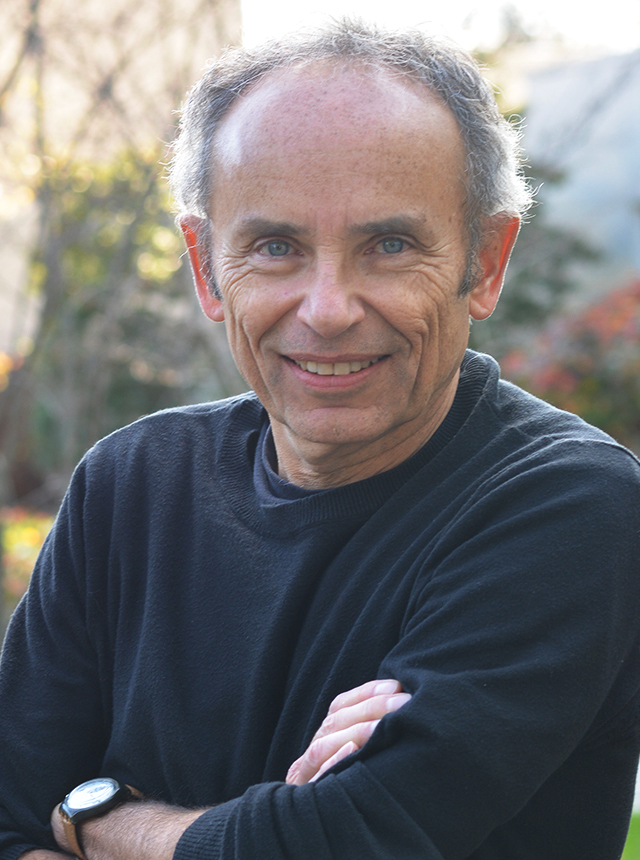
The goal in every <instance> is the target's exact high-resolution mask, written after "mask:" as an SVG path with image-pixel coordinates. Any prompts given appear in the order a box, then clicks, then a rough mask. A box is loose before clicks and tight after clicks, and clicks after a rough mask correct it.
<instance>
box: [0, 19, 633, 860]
mask: <svg viewBox="0 0 640 860" xmlns="http://www.w3.org/2000/svg"><path fill="white" fill-rule="evenodd" d="M515 146H516V142H515V139H514V132H513V130H512V129H510V127H509V126H508V125H507V124H506V123H505V122H504V121H503V120H502V118H501V117H500V115H499V113H498V111H497V108H496V106H495V103H494V101H493V97H492V94H491V92H490V89H489V87H488V86H487V85H486V84H485V83H484V82H483V81H482V79H481V77H480V75H479V73H478V71H477V69H476V67H475V66H474V64H473V63H472V61H471V60H470V59H469V58H468V57H466V56H465V55H463V54H460V53H458V52H457V51H455V50H453V49H452V48H450V47H448V46H442V45H440V44H438V43H434V42H431V41H430V40H428V39H424V38H422V37H420V36H417V35H415V34H409V35H407V36H389V35H387V36H384V35H380V34H378V33H375V32H372V31H370V30H368V29H366V28H364V27H361V26H352V25H347V24H345V25H336V26H335V27H334V28H332V29H331V30H329V31H327V32H325V33H322V34H319V35H318V36H316V37H314V38H312V39H310V40H304V39H300V40H297V41H294V42H292V43H288V44H284V45H277V46H268V47H267V48H265V49H263V50H261V51H259V52H257V53H256V54H255V55H248V54H244V53H238V54H232V55H230V56H228V57H226V58H224V59H223V60H222V61H221V62H220V63H219V64H217V65H214V66H212V67H211V68H210V69H209V70H208V71H207V73H206V75H205V77H204V79H203V80H202V81H201V82H200V84H199V85H198V86H197V87H196V88H195V89H194V91H193V92H192V94H191V97H190V100H189V103H188V105H187V107H186V110H185V114H184V117H183V124H182V130H181V136H180V139H179V142H178V145H177V149H176V156H175V160H174V168H173V178H174V187H175V189H176V196H177V199H178V201H179V203H180V205H181V207H182V210H183V214H182V216H181V219H180V222H181V225H182V228H183V230H184V233H185V237H186V241H187V246H188V249H189V254H190V258H191V263H192V267H193V272H194V278H195V283H196V288H197V291H198V295H199V297H200V301H201V304H202V307H203V309H204V311H205V313H206V314H207V315H208V316H209V317H210V318H211V319H213V320H215V321H222V320H224V321H225V322H226V326H227V332H228V336H229V341H230V344H231V348H232V351H233V354H234V357H235V360H236V362H237V364H238V367H239V368H240V370H241V372H242V373H243V375H244V377H245V379H246V380H247V382H248V383H249V384H250V386H251V387H252V388H253V390H254V391H255V395H257V396H255V395H253V394H251V395H247V396H244V397H240V398H235V399H233V400H231V401H227V402H223V403H218V404H205V405H201V406H196V407H189V408H186V409H181V410H173V411H169V412H165V413H160V414H158V415H156V416H151V417H149V418H146V419H143V420H141V421H140V422H137V423H136V424H135V425H132V426H131V427H129V428H125V429H124V430H122V431H119V432H118V433H116V434H113V435H112V436H111V437H109V438H107V439H106V440H103V441H102V442H101V443H99V444H98V445H97V446H96V447H95V448H94V449H93V450H92V451H91V452H90V453H89V454H88V455H87V457H86V458H85V459H84V460H83V462H82V463H81V464H80V466H79V467H78V470H77V471H76V474H75V476H74V479H73V481H72V484H71V487H70V489H69V492H68V494H67V497H66V500H65V502H64V504H63V507H62V510H61V513H60V515H59V517H58V520H57V523H56V526H55V528H54V530H53V533H52V535H51V536H50V538H49V539H48V542H47V545H46V547H45V549H44V552H43V556H42V558H41V560H40V562H39V565H38V567H37V569H36V572H35V573H34V579H33V583H32V587H31V589H30V592H29V595H28V597H27V598H26V600H25V601H24V603H23V604H22V605H21V607H20V609H19V611H18V613H17V615H16V617H15V618H14V620H13V622H12V625H11V630H10V633H9V637H8V641H7V645H6V648H5V655H4V669H3V676H2V688H1V691H2V696H3V699H2V713H1V714H0V736H1V737H2V749H1V751H0V802H1V804H2V809H1V810H0V820H1V825H2V837H1V839H2V841H1V842H0V846H1V847H0V860H15V858H16V857H18V856H23V857H25V858H29V860H47V858H51V860H54V858H56V857H58V858H59V856H60V853H59V851H60V850H61V851H62V852H63V853H64V852H74V853H76V854H81V853H84V855H85V856H86V857H88V858H89V860H100V858H123V860H124V859H125V858H126V860H128V858H135V860H145V859H146V858H153V860H164V858H171V857H175V858H176V860H190V858H205V857H206V858H225V860H227V858H234V860H253V859H254V858H260V859H262V858H274V860H276V858H277V859H278V860H284V858H287V860H298V858H305V860H306V858H313V860H316V858H317V860H321V858H325V857H326V858H329V857H331V858H345V860H346V858H348V860H352V858H400V859H401V860H405V858H414V857H415V858H429V860H443V858H445V860H454V858H456V860H457V858H473V860H489V858H490V859H491V860H514V858H519V859H520V858H521V860H529V858H530V860H534V858H535V860H541V858H545V860H568V858H576V860H577V858H580V860H587V858H593V860H596V858H597V860H609V858H611V860H613V858H615V857H619V854H620V852H621V850H622V845H623V843H624V837H625V830H626V826H627V823H628V817H629V812H630V805H631V798H632V792H633V782H634V776H635V768H636V763H637V755H638V734H639V732H638V709H639V706H640V699H639V687H640V661H639V660H638V623H637V618H638V612H639V610H640V605H639V604H640V599H639V589H638V586H637V583H636V574H637V565H638V558H639V542H640V504H639V503H640V468H639V466H638V463H637V461H636V460H635V459H634V458H633V457H632V455H631V454H629V452H627V451H625V450H624V449H622V448H621V447H620V446H618V445H617V444H616V443H615V442H613V440H611V439H609V438H608V437H607V436H605V435H604V434H602V433H600V432H599V431H597V430H595V429H593V428H590V427H588V426H587V425H585V424H584V423H583V422H581V421H580V420H579V419H577V418H575V417H574V416H570V415H567V414H564V413H560V412H558V411H556V410H553V409H552V408H551V407H548V406H546V405H545V404H542V403H540V402H539V401H536V400H534V399H533V398H531V397H529V396H528V395H526V394H524V393H523V392H520V391H519V390H518V389H516V388H514V387H513V386H510V385H507V384H505V383H502V382H501V381H500V380H499V374H498V370H497V367H496V365H495V364H494V363H493V362H492V360H491V359H489V358H488V357H486V356H478V355H475V354H473V353H468V352H467V353H465V348H466V344H467V337H468V325H469V322H468V321H469V317H470V316H471V317H472V318H474V319H478V320H481V319H484V318H486V317H487V316H489V315H490V314H491V312H492V310H493V308H494V306H495V303H496V301H497V299H498V296H499V292H500V289H501V286H502V282H503V279H504V273H505V268H506V265H507V261H508V258H509V254H510V251H511V248H512V246H513V243H514V241H515V238H516V234H517V231H518V226H519V215H520V213H521V212H522V211H523V210H524V209H525V208H526V204H527V199H528V196H527V192H526V189H525V187H524V185H523V183H522V180H521V179H520V177H519V175H518V173H517V170H516V167H515V156H514V152H515ZM401 689H402V690H403V691H404V693H400V690H401ZM336 697H337V698H336ZM332 701H333V705H332V706H331V712H330V714H329V716H328V718H327V719H326V720H325V719H324V718H325V715H326V714H327V709H328V708H329V706H330V705H331V703H332ZM319 726H321V729H320V731H319V733H318V735H317V738H318V739H317V740H316V742H314V743H311V745H310V742H311V741H312V739H313V737H314V734H315V733H316V731H317V730H318V727H319ZM305 750H306V752H305ZM287 774H288V778H287ZM97 777H110V778H113V779H115V780H116V781H117V783H118V784H119V786H116V787H115V788H112V787H111V783H106V782H105V780H104V779H103V780H102V781H101V782H99V783H96V782H93V781H92V782H91V783H90V785H89V786H88V787H83V788H79V789H78V790H76V791H72V789H74V787H75V786H78V784H80V783H84V782H85V781H91V780H94V779H95V778H97ZM125 785H129V786H132V787H133V788H134V789H135V790H136V794H139V795H141V796H142V797H143V799H142V800H135V801H134V800H133V799H132V798H131V796H130V791H129V790H128V789H126V788H124V787H123V786H125ZM67 792H71V794H69V795H68V797H67V799H66V800H65V802H64V803H63V805H62V809H61V811H59V810H58V809H57V808H56V809H55V810H54V812H53V816H52V823H53V828H54V829H53V834H54V835H55V839H56V840H57V846H58V849H56V842H55V841H54V836H52V833H51V831H50V830H49V829H48V821H49V816H50V814H51V810H52V808H54V807H56V804H57V803H58V802H59V801H61V800H62V798H63V796H64V795H65V794H66V793H67ZM125 801H126V802H125Z"/></svg>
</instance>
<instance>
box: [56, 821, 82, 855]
mask: <svg viewBox="0 0 640 860" xmlns="http://www.w3.org/2000/svg"><path fill="white" fill-rule="evenodd" d="M60 818H61V819H62V826H63V828H64V835H65V837H66V840H67V842H68V843H69V845H70V846H71V850H72V852H73V853H74V854H75V856H76V857H79V858H80V860H87V858H86V857H85V855H84V851H83V850H82V848H81V847H80V841H79V839H78V828H77V827H76V825H75V824H73V823H72V822H71V821H70V820H69V818H68V817H67V816H66V815H65V814H64V812H62V811H60Z"/></svg>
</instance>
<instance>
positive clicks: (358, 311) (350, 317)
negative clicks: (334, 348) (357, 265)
mask: <svg viewBox="0 0 640 860" xmlns="http://www.w3.org/2000/svg"><path fill="white" fill-rule="evenodd" d="M364 316H365V307H364V304H363V301H362V298H361V297H360V296H359V294H358V290H357V288H356V282H355V279H354V276H353V274H352V275H351V276H349V273H348V272H346V271H345V270H344V268H343V267H342V266H340V265H339V264H338V263H335V262H333V261H332V262H324V263H320V262H318V263H317V264H316V266H315V267H314V270H313V271H312V272H310V273H309V281H308V283H307V285H306V288H305V292H304V298H303V300H302V302H301V303H300V305H299V307H298V319H299V320H301V321H302V322H303V323H304V324H305V325H307V326H309V328H310V329H312V330H313V331H314V332H316V334H318V335H320V337H322V338H325V339H330V338H335V337H338V336H339V335H341V334H343V333H344V332H346V331H347V330H348V329H350V328H351V327H352V326H354V325H356V323H359V322H360V321H361V320H363V319H364Z"/></svg>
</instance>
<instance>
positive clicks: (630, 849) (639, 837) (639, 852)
mask: <svg viewBox="0 0 640 860" xmlns="http://www.w3.org/2000/svg"><path fill="white" fill-rule="evenodd" d="M621 860H640V815H632V816H631V825H630V827H629V835H628V836H627V844H626V845H625V848H624V852H623V854H622V858H621Z"/></svg>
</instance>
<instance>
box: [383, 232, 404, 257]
mask: <svg viewBox="0 0 640 860" xmlns="http://www.w3.org/2000/svg"><path fill="white" fill-rule="evenodd" d="M406 245H407V243H406V242H405V240H404V239H398V237H397V236H389V237H387V238H386V239H381V240H380V241H379V242H378V248H379V249H380V251H382V253H383V254H399V253H400V252H401V251H404V249H405V247H406Z"/></svg>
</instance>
